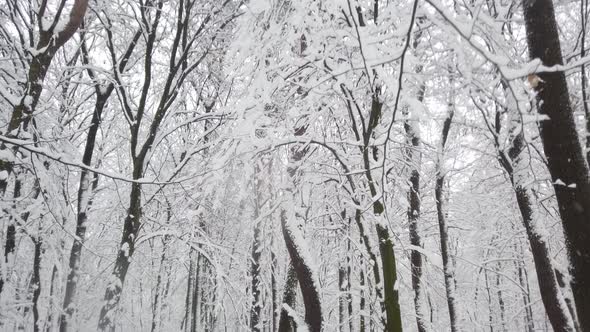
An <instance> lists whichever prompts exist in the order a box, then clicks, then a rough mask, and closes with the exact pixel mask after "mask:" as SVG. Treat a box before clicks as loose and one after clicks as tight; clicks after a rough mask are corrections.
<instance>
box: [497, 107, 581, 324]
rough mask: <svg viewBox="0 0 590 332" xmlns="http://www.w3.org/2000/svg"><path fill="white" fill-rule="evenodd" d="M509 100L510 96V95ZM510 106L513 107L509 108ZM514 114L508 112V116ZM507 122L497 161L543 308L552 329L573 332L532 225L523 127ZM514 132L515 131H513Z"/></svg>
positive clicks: (544, 244)
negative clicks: (506, 140)
mask: <svg viewBox="0 0 590 332" xmlns="http://www.w3.org/2000/svg"><path fill="white" fill-rule="evenodd" d="M509 100H512V103H513V98H509ZM510 108H512V107H510ZM508 111H509V112H516V110H513V109H509V110H508ZM515 116H516V115H514V114H510V116H509V118H513V117H515ZM509 125H510V129H509V130H510V135H511V140H512V142H511V143H512V144H511V146H510V148H509V150H508V154H506V153H505V152H504V151H500V149H499V147H498V144H497V143H496V145H497V148H498V151H499V158H498V159H499V161H500V164H501V165H502V167H503V168H504V170H505V171H506V173H507V174H508V177H509V178H510V183H511V184H512V188H513V190H514V193H515V195H516V202H517V204H518V208H519V210H520V215H521V217H522V222H523V224H524V227H525V230H526V234H527V238H528V240H529V244H530V246H531V253H532V255H533V260H534V262H535V271H536V273H537V280H538V283H539V290H540V292H541V299H542V300H543V305H544V306H545V311H546V312H547V316H548V318H549V321H550V322H551V325H552V326H553V329H554V330H555V331H574V330H575V327H574V324H573V319H572V317H571V315H570V314H569V312H568V311H567V307H566V305H565V302H564V298H563V295H562V294H561V290H560V287H559V285H558V282H557V279H556V275H555V273H554V268H553V263H552V262H551V260H552V258H551V257H552V256H551V252H550V251H549V246H548V243H547V241H546V240H545V239H544V238H543V236H542V232H540V231H539V230H538V229H536V227H535V224H536V223H538V220H536V219H537V217H536V216H535V207H534V202H533V199H532V197H533V196H532V194H531V192H530V189H528V188H527V187H525V186H526V183H527V182H528V181H527V180H526V179H528V178H529V176H528V174H527V168H528V165H527V164H525V163H526V161H527V160H529V158H528V156H526V155H523V154H524V153H525V151H526V149H525V137H524V132H523V129H522V128H520V126H521V125H520V122H519V121H517V120H512V121H511V123H510V124H509ZM515 133H516V134H515Z"/></svg>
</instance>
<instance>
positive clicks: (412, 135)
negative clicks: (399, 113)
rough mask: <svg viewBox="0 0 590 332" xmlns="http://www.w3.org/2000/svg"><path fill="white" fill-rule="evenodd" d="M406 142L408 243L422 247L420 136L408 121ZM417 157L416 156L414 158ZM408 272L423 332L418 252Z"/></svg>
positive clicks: (412, 258) (413, 252)
mask: <svg viewBox="0 0 590 332" xmlns="http://www.w3.org/2000/svg"><path fill="white" fill-rule="evenodd" d="M404 128H405V130H406V136H407V140H408V141H409V143H410V144H411V146H410V147H409V148H408V149H407V156H406V158H407V162H408V164H409V166H410V190H409V191H408V195H407V196H408V202H409V204H410V206H409V207H408V221H409V224H410V243H411V244H412V245H413V246H415V247H419V248H421V247H422V240H421V239H420V234H419V232H418V222H419V220H420V171H419V167H420V159H421V158H420V157H419V154H420V151H419V149H420V136H418V132H417V131H416V130H414V128H413V126H412V124H411V123H409V121H408V120H406V122H405V123H404ZM416 155H417V156H416ZM410 270H411V271H412V289H413V290H414V306H415V309H416V324H417V325H418V331H419V332H425V331H426V330H427V328H426V322H425V321H424V312H423V311H424V310H423V305H424V295H423V291H422V254H421V253H420V251H418V250H411V252H410Z"/></svg>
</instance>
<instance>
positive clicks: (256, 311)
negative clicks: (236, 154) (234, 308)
mask: <svg viewBox="0 0 590 332" xmlns="http://www.w3.org/2000/svg"><path fill="white" fill-rule="evenodd" d="M255 181H256V180H255ZM256 210H257V211H256V213H255V214H254V219H257V218H258V216H259V211H258V204H256ZM260 225H261V222H260V221H257V223H256V226H255V227H254V239H253V240H252V252H251V256H252V257H251V264H250V275H251V277H252V305H251V307H250V330H251V331H253V332H260V331H261V320H260V318H261V317H260V315H261V312H262V298H261V295H262V292H261V289H260V286H261V280H260V277H261V276H260V272H261V271H260V258H261V256H262V247H261V239H260V236H261V234H260V233H261V230H260Z"/></svg>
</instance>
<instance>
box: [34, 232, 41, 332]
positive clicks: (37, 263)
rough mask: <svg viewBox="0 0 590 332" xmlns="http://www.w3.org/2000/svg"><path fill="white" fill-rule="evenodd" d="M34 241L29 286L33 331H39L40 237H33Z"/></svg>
mask: <svg viewBox="0 0 590 332" xmlns="http://www.w3.org/2000/svg"><path fill="white" fill-rule="evenodd" d="M33 242H34V243H35V255H34V257H33V276H32V278H31V287H32V288H33V331H34V332H39V331H41V327H40V326H39V324H40V322H39V296H40V295H41V246H42V245H43V242H42V241H41V237H38V238H36V239H33Z"/></svg>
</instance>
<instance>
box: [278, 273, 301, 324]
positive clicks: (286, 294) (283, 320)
mask: <svg viewBox="0 0 590 332" xmlns="http://www.w3.org/2000/svg"><path fill="white" fill-rule="evenodd" d="M296 299H297V274H296V273H295V269H294V268H293V266H292V265H291V264H289V270H288V271H287V280H286V281H285V288H284V290H283V301H282V303H283V304H285V305H287V306H289V307H290V308H292V309H295V300H296ZM295 328H296V326H295V321H294V320H293V318H292V317H291V316H289V312H288V311H287V310H285V308H284V307H283V306H281V317H280V319H279V327H278V332H293V331H295Z"/></svg>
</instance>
